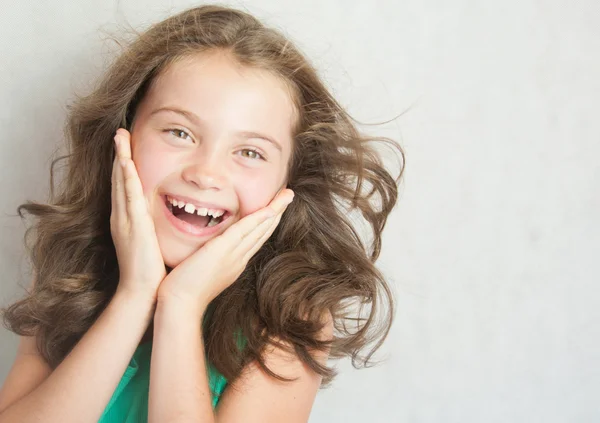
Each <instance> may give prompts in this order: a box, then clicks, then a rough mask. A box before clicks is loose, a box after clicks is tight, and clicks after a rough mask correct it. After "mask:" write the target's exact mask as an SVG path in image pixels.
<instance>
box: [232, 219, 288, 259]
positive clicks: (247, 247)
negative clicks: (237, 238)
mask: <svg viewBox="0 0 600 423" xmlns="http://www.w3.org/2000/svg"><path fill="white" fill-rule="evenodd" d="M282 216H283V213H280V214H278V215H277V216H274V217H272V218H270V219H268V220H266V221H265V222H263V223H261V224H260V225H259V227H258V228H257V229H256V231H255V232H253V233H252V234H251V235H248V236H247V237H246V238H245V239H244V242H243V243H242V244H241V245H240V246H239V248H237V250H239V251H236V253H237V254H240V255H242V256H243V258H242V262H243V263H248V261H250V259H251V258H252V256H254V254H256V252H257V251H258V250H260V248H261V247H262V246H263V244H264V243H265V242H266V241H267V240H268V239H269V238H270V237H271V235H273V232H275V229H276V228H277V226H278V225H279V222H280V221H281V217H282Z"/></svg>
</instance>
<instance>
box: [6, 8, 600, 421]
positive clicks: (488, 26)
mask: <svg viewBox="0 0 600 423" xmlns="http://www.w3.org/2000/svg"><path fill="white" fill-rule="evenodd" d="M3 3H4V4H3V5H2V11H1V12H0V99H1V100H2V101H1V102H0V131H1V132H0V134H1V135H0V141H1V142H0V149H1V150H0V159H1V163H0V172H1V177H2V178H1V181H2V187H3V195H2V200H1V201H2V204H1V206H2V207H1V210H2V216H1V217H0V219H1V220H0V222H1V223H0V225H1V228H2V236H1V237H0V243H1V244H0V245H1V247H2V255H1V257H0V260H1V264H0V266H1V268H2V281H1V285H0V286H1V292H0V294H1V295H0V300H1V301H2V304H3V305H4V304H6V303H7V302H8V301H12V300H13V299H15V298H17V296H18V295H20V294H21V293H22V290H21V289H20V288H19V286H18V284H19V283H21V284H26V283H28V282H29V281H28V276H26V271H27V269H26V260H25V257H24V249H23V246H22V236H23V233H24V226H23V225H22V223H21V222H20V220H19V218H18V217H11V216H13V215H14V214H15V209H16V207H17V205H18V204H20V203H22V202H24V201H25V200H26V199H36V200H44V199H45V195H46V191H47V189H48V186H49V180H48V166H49V164H50V161H49V157H50V155H51V154H52V152H53V151H54V149H55V148H56V146H57V142H58V141H59V140H60V136H61V127H62V124H63V122H64V117H65V107H64V106H65V104H66V102H67V101H68V99H69V98H70V96H71V95H72V92H73V90H80V92H81V91H82V90H83V91H85V90H86V87H88V86H89V84H90V83H91V81H93V79H94V77H95V76H96V75H98V74H99V73H100V72H101V70H102V66H103V62H104V61H105V60H108V59H110V57H111V56H110V51H111V50H110V48H111V46H110V45H107V44H103V41H102V38H103V37H104V35H103V34H102V33H101V30H108V31H111V30H114V29H116V27H115V25H114V23H115V22H118V23H122V24H123V23H127V22H129V23H131V25H132V26H134V27H137V28H142V27H144V26H146V25H148V24H149V23H151V22H154V21H157V20H159V19H162V18H163V17H165V16H166V14H168V13H169V12H174V11H179V10H182V9H184V8H186V7H188V6H191V5H193V4H196V3H194V2H190V1H165V0H121V1H103V2H99V1H85V2H83V1H78V2H72V1H62V2H59V1H55V2H3ZM231 4H233V5H235V6H244V7H246V8H247V9H248V10H249V11H251V12H254V13H255V14H256V15H257V16H259V17H260V18H262V19H263V20H264V21H265V22H266V23H268V24H271V25H274V26H277V27H279V28H283V29H284V30H285V31H286V32H287V33H288V34H289V35H290V36H291V37H292V38H293V39H294V40H295V41H296V42H297V43H298V44H299V46H300V47H301V48H302V49H304V50H305V51H306V52H307V53H308V54H309V55H310V57H311V58H312V59H313V61H314V62H315V63H316V65H317V66H318V67H319V69H321V71H322V75H323V76H324V77H325V78H326V80H327V82H328V84H329V85H330V86H331V87H332V89H333V90H334V92H335V93H336V94H337V96H338V97H339V98H340V100H341V101H342V103H343V104H345V105H346V106H347V107H348V108H349V110H350V111H351V113H353V114H354V116H356V117H357V118H358V119H360V120H361V121H363V122H373V121H375V122H377V121H384V120H388V119H390V118H392V117H393V116H395V115H396V114H398V113H400V112H401V111H403V110H405V109H406V108H408V107H410V106H413V107H412V109H411V110H410V112H408V113H407V114H405V115H404V116H403V117H402V118H401V119H400V120H398V121H396V122H395V123H392V124H389V125H385V126H383V127H380V128H374V127H370V128H369V131H371V132H373V133H380V134H384V135H387V136H392V137H395V138H398V139H400V141H401V142H402V144H403V146H404V148H405V149H406V153H407V169H406V174H405V179H404V182H403V187H402V197H401V199H400V203H399V205H398V207H397V208H396V210H395V211H394V213H393V216H392V217H391V219H390V221H389V225H388V228H387V233H386V237H385V244H384V248H383V253H382V256H381V260H380V262H379V263H380V266H381V268H382V269H383V270H384V272H385V274H386V275H387V276H388V277H389V278H390V281H391V283H392V284H393V285H394V289H395V291H396V295H397V303H398V314H397V319H396V321H395V325H394V327H393V329H392V332H391V334H390V337H389V339H388V341H387V344H386V345H385V347H384V348H383V350H382V352H381V354H380V355H379V357H380V358H386V359H387V361H386V362H385V364H383V365H381V366H379V367H376V368H372V369H368V370H360V371H357V370H353V369H352V368H351V367H350V366H349V365H348V363H347V362H341V363H340V364H339V369H340V371H341V374H340V376H339V378H338V379H337V380H336V382H335V384H334V386H333V387H331V388H330V389H328V390H323V391H321V392H320V394H319V396H318V398H317V401H316V403H315V406H314V409H313V413H312V417H311V422H315V423H317V422H346V423H351V422H445V423H450V422H461V423H475V422H490V423H491V422H502V423H505V422H528V423H531V422H545V423H550V422H597V421H600V402H599V400H598V392H600V311H599V310H600V307H599V305H600V301H599V298H598V297H599V295H600V288H599V283H600V268H599V265H598V261H599V260H598V259H599V257H598V255H599V252H600V188H599V187H600V159H599V156H600V143H599V141H600V123H599V122H600V119H598V117H597V114H598V106H597V105H598V98H599V97H600V82H599V75H600V26H599V25H598V22H599V21H600V5H599V4H598V3H597V2H595V1H592V0H587V1H586V0H580V1H578V2H568V1H566V0H565V1H559V0H547V1H545V2H541V1H531V0H521V1H516V0H512V1H503V2H500V1H495V2H492V1H485V0H482V1H477V2H476V1H466V0H454V1H452V2H443V1H433V0H420V1H415V0H405V1H392V0H390V1H369V2H367V1H350V0H337V1H331V0H328V1H315V0H311V1H291V0H288V1H281V0H280V1H275V0H270V1H268V0H261V1H259V0H256V1H251V2H245V3H240V2H236V3H231ZM0 345H1V349H0V381H3V380H4V378H5V377H6V374H7V373H8V370H9V368H10V366H11V363H12V360H13V359H14V356H15V352H16V345H17V339H16V336H14V335H13V334H11V333H9V332H8V331H6V330H4V329H3V330H2V332H0Z"/></svg>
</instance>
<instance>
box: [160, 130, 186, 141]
mask: <svg viewBox="0 0 600 423" xmlns="http://www.w3.org/2000/svg"><path fill="white" fill-rule="evenodd" d="M165 132H168V133H170V134H171V133H175V134H179V135H180V134H184V136H183V137H180V136H178V135H175V136H176V137H177V138H181V139H185V136H188V137H189V136H190V135H189V134H188V133H187V132H185V131H184V130H183V129H177V128H171V129H165Z"/></svg>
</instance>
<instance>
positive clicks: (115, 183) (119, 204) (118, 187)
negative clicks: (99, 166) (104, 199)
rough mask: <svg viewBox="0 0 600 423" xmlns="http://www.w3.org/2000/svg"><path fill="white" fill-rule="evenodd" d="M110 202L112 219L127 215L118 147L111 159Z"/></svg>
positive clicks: (122, 217) (119, 218)
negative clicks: (113, 157)
mask: <svg viewBox="0 0 600 423" xmlns="http://www.w3.org/2000/svg"><path fill="white" fill-rule="evenodd" d="M111 184H112V189H111V203H112V214H113V216H114V218H113V219H115V220H116V221H121V220H122V219H124V218H126V217H127V209H126V204H125V191H124V190H125V186H124V179H123V169H122V168H121V164H120V163H119V154H118V147H117V151H116V154H115V159H114V160H113V169H112V179H111Z"/></svg>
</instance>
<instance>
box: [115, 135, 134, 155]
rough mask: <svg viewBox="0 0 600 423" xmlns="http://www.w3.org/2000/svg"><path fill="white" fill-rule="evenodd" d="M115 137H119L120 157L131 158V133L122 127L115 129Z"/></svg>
mask: <svg viewBox="0 0 600 423" xmlns="http://www.w3.org/2000/svg"><path fill="white" fill-rule="evenodd" d="M117 137H119V140H120V142H119V153H120V155H121V156H122V157H127V158H128V159H131V158H132V156H131V133H130V132H129V131H128V130H127V129H124V128H119V129H117Z"/></svg>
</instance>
